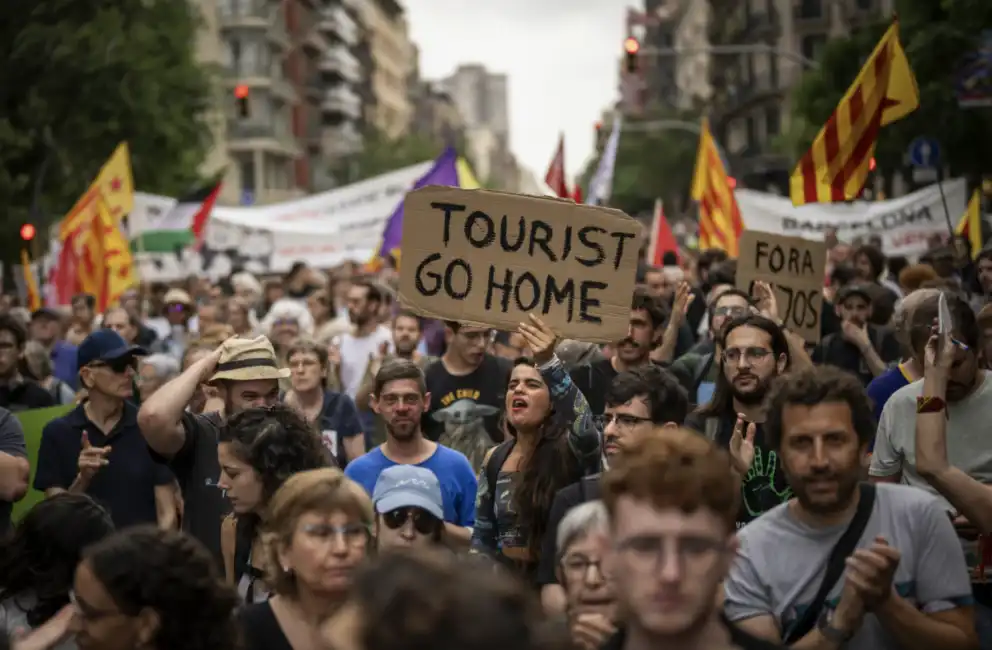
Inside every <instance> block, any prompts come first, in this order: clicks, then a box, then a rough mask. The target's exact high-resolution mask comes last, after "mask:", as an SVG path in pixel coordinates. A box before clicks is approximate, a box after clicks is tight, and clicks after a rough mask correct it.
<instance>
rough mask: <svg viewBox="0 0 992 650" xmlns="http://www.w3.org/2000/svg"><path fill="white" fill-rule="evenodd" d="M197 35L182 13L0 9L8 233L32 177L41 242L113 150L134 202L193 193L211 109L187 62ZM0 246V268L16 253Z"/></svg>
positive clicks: (141, 8)
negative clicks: (123, 159)
mask: <svg viewBox="0 0 992 650" xmlns="http://www.w3.org/2000/svg"><path fill="white" fill-rule="evenodd" d="M199 24H200V16H199V15H198V14H196V13H195V10H194V9H191V3H187V2H149V1H148V0H118V1H117V2H113V3H93V2H75V1H73V0H46V1H45V2H33V1H31V0H5V1H4V2H2V3H0V55H3V57H4V61H5V65H4V66H3V67H2V68H0V202H2V204H3V205H4V206H5V207H6V210H5V212H4V216H3V217H0V218H2V219H3V220H4V222H3V223H2V225H3V226H4V228H5V229H6V230H7V231H8V232H9V231H10V230H11V229H12V228H14V227H16V226H17V225H18V224H19V223H21V222H23V221H24V220H26V219H27V218H28V216H29V211H30V208H31V205H32V200H33V197H34V193H35V189H36V180H37V179H38V177H39V172H40V170H41V169H43V168H44V169H45V174H44V178H43V183H42V184H41V185H40V190H41V191H40V193H39V195H38V208H39V209H40V212H41V216H42V219H41V222H40V223H38V224H37V225H38V226H39V227H40V228H41V229H42V232H44V229H45V228H46V227H47V226H49V225H51V224H52V223H54V222H56V221H58V220H59V219H60V218H61V217H62V215H63V214H64V213H65V212H66V211H67V210H68V209H69V208H70V207H71V206H72V204H73V202H74V201H75V200H76V199H77V198H78V197H79V196H80V195H81V194H82V193H83V192H84V191H85V190H86V188H87V186H88V184H89V183H90V181H92V179H93V178H94V177H95V175H96V173H97V172H98V170H99V168H100V165H102V164H103V162H104V161H105V160H106V159H107V158H108V157H109V156H110V154H111V152H112V151H113V150H114V147H115V146H117V144H118V143H119V142H121V141H124V140H126V141H127V142H128V143H129V144H130V147H131V156H132V166H133V171H134V177H135V184H136V186H137V187H138V188H140V189H141V190H143V191H148V192H153V193H158V194H165V195H169V196H175V195H178V194H181V193H182V192H184V191H186V190H188V189H189V188H190V187H191V186H193V185H195V184H196V183H197V182H198V181H199V171H198V168H199V165H200V163H201V162H202V161H203V160H204V158H205V157H206V154H207V152H208V150H209V147H210V146H211V135H210V130H209V128H208V127H207V125H206V122H205V114H206V110H207V109H208V108H209V107H210V106H211V104H212V101H213V99H214V98H215V97H216V93H215V87H214V85H213V78H212V75H211V73H210V71H209V70H208V69H207V68H205V67H204V66H202V65H200V64H199V63H198V62H197V61H196V57H195V45H196V36H197V28H198V26H199ZM46 160H47V161H48V162H47V164H45V161H46ZM42 239H44V238H42ZM3 245H4V244H0V246H3ZM5 245H6V246H7V248H6V249H4V248H2V247H0V254H2V257H3V258H4V259H5V260H8V261H10V260H12V259H13V258H14V257H16V255H17V251H16V247H17V246H18V245H19V244H18V242H17V241H16V240H15V241H10V240H7V241H6V242H5Z"/></svg>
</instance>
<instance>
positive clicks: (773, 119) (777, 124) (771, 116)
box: [765, 106, 782, 138]
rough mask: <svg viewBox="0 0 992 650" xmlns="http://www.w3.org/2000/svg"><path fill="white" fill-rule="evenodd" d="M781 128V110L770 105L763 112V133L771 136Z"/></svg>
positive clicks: (776, 133)
mask: <svg viewBox="0 0 992 650" xmlns="http://www.w3.org/2000/svg"><path fill="white" fill-rule="evenodd" d="M781 128H782V112H781V111H780V110H779V108H778V107H777V106H770V107H769V108H768V110H767V111H766V112H765V135H766V136H767V137H769V138H772V137H774V136H776V135H778V134H779V130H780V129H781Z"/></svg>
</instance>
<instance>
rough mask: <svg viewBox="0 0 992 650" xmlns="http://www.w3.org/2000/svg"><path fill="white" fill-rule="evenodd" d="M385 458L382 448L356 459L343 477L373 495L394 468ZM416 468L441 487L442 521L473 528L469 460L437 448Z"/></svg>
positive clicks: (474, 483)
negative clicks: (384, 472) (384, 474)
mask: <svg viewBox="0 0 992 650" xmlns="http://www.w3.org/2000/svg"><path fill="white" fill-rule="evenodd" d="M397 464H398V463H394V462H393V461H391V460H389V459H388V458H386V455H385V454H383V453H382V449H381V448H379V447H376V448H375V449H373V450H372V451H370V452H369V453H367V454H365V455H364V456H362V457H361V458H357V459H355V460H353V461H351V462H350V463H348V467H346V468H345V470H344V473H345V475H346V476H347V477H348V478H350V479H351V480H353V481H355V482H356V483H358V484H359V485H361V486H362V487H363V488H365V491H366V492H368V493H369V495H370V496H371V495H372V492H373V491H374V490H375V482H376V481H378V480H379V474H381V473H382V470H384V469H386V468H387V467H392V466H393V465H397ZM417 466H418V467H424V468H426V469H429V470H430V471H432V472H434V476H436V477H437V480H438V483H440V484H441V497H442V499H443V500H444V520H445V521H447V522H450V523H452V524H456V525H458V526H464V527H466V528H471V527H472V526H474V525H475V492H476V490H477V489H478V487H479V486H478V482H477V481H476V478H475V472H473V471H472V466H471V465H469V462H468V459H467V458H465V455H464V454H462V453H461V452H457V451H455V450H454V449H449V448H447V447H445V446H444V445H438V446H437V451H435V452H434V453H433V454H432V455H431V457H430V458H428V459H427V460H425V461H424V462H422V463H418V464H417Z"/></svg>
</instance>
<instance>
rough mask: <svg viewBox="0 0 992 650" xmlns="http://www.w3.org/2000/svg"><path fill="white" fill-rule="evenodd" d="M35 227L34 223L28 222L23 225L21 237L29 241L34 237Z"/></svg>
mask: <svg viewBox="0 0 992 650" xmlns="http://www.w3.org/2000/svg"><path fill="white" fill-rule="evenodd" d="M34 234H35V228H34V226H33V225H31V224H29V223H26V224H24V225H23V226H21V239H22V240H24V241H25V242H29V241H31V240H32V239H34Z"/></svg>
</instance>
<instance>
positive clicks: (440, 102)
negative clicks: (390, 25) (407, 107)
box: [410, 79, 465, 144]
mask: <svg viewBox="0 0 992 650" xmlns="http://www.w3.org/2000/svg"><path fill="white" fill-rule="evenodd" d="M410 99H411V101H412V102H413V121H412V123H411V129H412V130H413V132H414V133H417V134H420V135H424V136H427V137H430V138H432V139H434V140H436V141H438V142H442V143H444V144H455V143H457V142H458V141H460V140H462V139H464V138H465V120H464V118H463V117H462V114H461V111H459V110H458V106H457V105H456V104H455V100H454V99H453V98H452V97H451V95H450V94H448V92H446V91H445V90H443V89H442V88H441V87H440V84H438V83H437V82H434V81H425V80H423V79H417V80H415V81H414V82H413V83H412V84H411V89H410Z"/></svg>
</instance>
